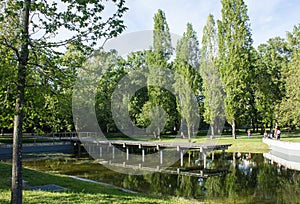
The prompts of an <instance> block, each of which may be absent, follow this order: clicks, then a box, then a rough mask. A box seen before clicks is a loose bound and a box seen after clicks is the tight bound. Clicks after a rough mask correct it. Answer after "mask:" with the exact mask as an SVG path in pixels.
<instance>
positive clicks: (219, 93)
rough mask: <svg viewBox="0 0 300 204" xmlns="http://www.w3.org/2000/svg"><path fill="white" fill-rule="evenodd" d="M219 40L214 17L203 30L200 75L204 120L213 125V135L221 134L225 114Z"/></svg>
mask: <svg viewBox="0 0 300 204" xmlns="http://www.w3.org/2000/svg"><path fill="white" fill-rule="evenodd" d="M217 43H218V39H217V30H216V26H215V21H214V17H213V15H209V16H208V19H207V23H206V25H205V26H204V28H203V36H202V48H201V68H200V74H201V77H202V79H203V95H204V120H205V121H206V122H207V123H210V124H211V135H212V136H214V135H215V132H216V133H217V134H220V132H219V130H218V129H219V128H220V126H221V125H223V124H220V123H222V122H221V121H222V120H223V118H224V117H225V115H224V114H225V113H224V90H223V84H222V81H221V78H220V73H219V69H218V65H217V62H218V44H217Z"/></svg>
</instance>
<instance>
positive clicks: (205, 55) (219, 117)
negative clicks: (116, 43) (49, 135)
mask: <svg viewBox="0 0 300 204" xmlns="http://www.w3.org/2000/svg"><path fill="white" fill-rule="evenodd" d="M249 21H250V19H249V17H248V15H247V5H246V4H245V3H244V2H243V1H242V0H240V1H232V0H223V1H222V18H221V19H220V20H218V21H217V22H216V21H215V20H214V17H213V15H209V16H208V20H207V24H206V25H205V27H204V28H203V36H202V41H201V42H202V43H201V46H200V45H199V42H198V39H197V37H196V36H197V35H196V31H194V30H193V27H192V25H191V24H189V23H188V24H187V30H186V31H185V32H184V33H183V37H182V39H181V40H180V41H178V43H177V46H176V48H175V55H173V56H175V58H174V59H173V60H170V54H171V53H172V48H171V47H170V46H171V45H170V37H169V36H170V34H169V27H168V25H167V20H166V16H165V15H164V13H163V12H162V11H161V10H159V11H158V13H157V14H156V15H155V17H154V44H153V48H152V49H151V50H149V51H141V52H137V53H131V54H130V55H129V56H128V57H127V59H125V62H124V63H125V65H124V66H123V67H120V69H124V71H125V72H126V73H128V72H130V70H131V69H134V70H136V69H138V70H139V71H141V72H145V73H146V72H148V71H149V70H148V69H149V67H150V66H157V67H165V68H166V69H169V70H171V71H174V72H176V73H178V74H177V75H175V78H174V79H170V78H168V75H166V74H165V73H164V72H165V70H163V69H156V70H155V71H154V72H153V73H151V72H150V73H149V77H148V79H147V78H145V80H148V82H149V83H151V80H159V83H160V85H161V86H163V84H164V83H173V84H174V85H173V86H174V89H175V90H176V93H178V98H177V99H176V97H172V94H170V93H168V91H167V90H164V89H162V88H161V87H151V86H150V87H145V88H143V89H140V90H139V91H138V92H137V93H136V95H135V96H134V97H133V98H132V99H131V103H130V117H131V119H132V121H133V122H134V123H135V124H136V125H137V126H138V127H143V128H145V127H149V126H151V124H152V125H154V126H155V127H157V128H161V127H162V126H159V125H158V124H160V122H161V121H160V118H162V117H163V111H162V110H160V109H154V110H153V109H152V108H153V107H154V106H155V105H160V106H161V107H163V109H164V110H165V111H166V116H167V120H166V121H167V122H166V124H165V126H164V129H163V130H157V131H156V132H155V133H154V136H156V137H159V132H160V131H162V132H163V133H171V134H175V133H177V132H178V131H180V132H181V131H183V132H184V133H185V134H186V135H188V137H189V138H190V137H191V135H192V134H193V132H194V131H196V130H193V127H192V125H190V124H191V121H193V120H195V118H197V117H196V115H200V116H201V117H200V118H201V121H199V122H200V128H201V127H202V128H203V127H207V125H209V124H210V126H211V127H210V133H209V134H211V135H212V136H214V135H219V134H220V133H221V131H222V126H223V124H224V120H226V122H227V123H226V124H228V125H230V126H231V129H232V136H233V137H234V138H235V137H236V133H235V129H236V128H241V127H246V128H252V129H253V131H258V129H259V128H260V131H261V132H262V133H263V131H266V129H267V128H268V129H269V128H270V129H272V128H274V127H275V126H277V125H280V126H282V127H290V128H295V127H297V126H299V116H300V115H299V111H298V109H297V107H298V105H299V75H298V74H297V73H298V72H299V66H298V61H299V37H298V36H299V26H295V28H294V30H293V31H292V32H288V34H287V38H286V39H283V38H279V37H275V38H272V39H269V40H268V41H267V42H266V43H263V44H261V45H259V46H258V48H257V49H255V48H254V47H253V45H252V43H253V40H252V37H251V28H250V23H249ZM157 29H158V30H159V31H158V32H157ZM159 35H161V36H159ZM200 47H201V49H200ZM122 60H124V59H122ZM161 76H163V77H161ZM172 80H173V81H172ZM183 82H184V83H187V84H188V86H189V87H191V90H192V93H189V90H187V89H184V88H183ZM102 94H104V93H102ZM175 95H176V94H175ZM190 95H193V96H195V98H196V99H197V103H198V108H199V110H200V111H199V112H195V111H194V110H196V109H195V107H194V108H193V107H192V105H191V104H192V103H190V102H191V101H190V98H191V97H189V96H190ZM102 103H108V104H109V101H106V102H104V101H100V103H99V104H102ZM101 107H103V105H102V106H101ZM96 108H97V107H96ZM99 112H105V110H104V109H101V111H99ZM193 114H195V115H194V116H193ZM106 116H107V115H106ZM164 117H165V116H164ZM98 120H99V121H102V122H103V121H105V120H106V119H105V117H101V116H99V117H98ZM102 122H100V123H102ZM155 122H156V123H157V124H156V125H155V124H153V123H155ZM113 123H114V122H113V121H112V120H110V122H109V123H106V126H107V124H111V125H108V126H109V127H110V128H111V129H107V130H109V131H117V129H116V127H115V126H114V125H113ZM149 129H150V128H149ZM150 132H151V134H152V133H153V130H152V131H150Z"/></svg>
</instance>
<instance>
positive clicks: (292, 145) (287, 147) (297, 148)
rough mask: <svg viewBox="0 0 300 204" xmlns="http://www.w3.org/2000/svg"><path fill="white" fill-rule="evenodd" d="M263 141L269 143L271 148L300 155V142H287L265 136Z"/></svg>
mask: <svg viewBox="0 0 300 204" xmlns="http://www.w3.org/2000/svg"><path fill="white" fill-rule="evenodd" d="M263 142H264V143H266V144H267V145H269V147H270V149H271V150H273V151H277V152H282V153H284V154H288V155H296V156H300V142H287V141H281V140H273V139H267V138H264V139H263Z"/></svg>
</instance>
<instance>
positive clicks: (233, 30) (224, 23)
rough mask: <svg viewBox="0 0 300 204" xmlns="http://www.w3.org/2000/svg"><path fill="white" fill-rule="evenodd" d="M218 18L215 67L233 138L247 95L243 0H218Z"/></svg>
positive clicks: (248, 66) (248, 68) (247, 42)
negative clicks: (219, 9)
mask: <svg viewBox="0 0 300 204" xmlns="http://www.w3.org/2000/svg"><path fill="white" fill-rule="evenodd" d="M221 3H222V11H221V13H222V20H221V21H218V40H219V43H218V44H219V57H220V59H219V70H220V74H221V79H222V81H223V83H224V89H225V93H226V99H225V113H226V118H227V120H228V122H229V123H230V124H231V126H232V137H233V138H236V123H237V121H238V120H239V117H240V116H242V115H243V113H244V112H245V110H246V108H247V106H246V104H247V103H248V102H247V101H248V100H249V98H250V97H251V96H250V95H251V93H249V89H248V86H249V85H250V82H251V79H252V75H253V70H252V69H251V64H250V62H251V58H250V51H251V47H252V38H251V32H250V24H249V16H248V15H247V6H246V4H245V3H244V1H243V0H222V1H221Z"/></svg>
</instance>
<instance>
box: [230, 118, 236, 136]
mask: <svg viewBox="0 0 300 204" xmlns="http://www.w3.org/2000/svg"><path fill="white" fill-rule="evenodd" d="M231 129H232V138H233V139H236V132H235V120H234V119H232V124H231Z"/></svg>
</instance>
